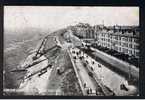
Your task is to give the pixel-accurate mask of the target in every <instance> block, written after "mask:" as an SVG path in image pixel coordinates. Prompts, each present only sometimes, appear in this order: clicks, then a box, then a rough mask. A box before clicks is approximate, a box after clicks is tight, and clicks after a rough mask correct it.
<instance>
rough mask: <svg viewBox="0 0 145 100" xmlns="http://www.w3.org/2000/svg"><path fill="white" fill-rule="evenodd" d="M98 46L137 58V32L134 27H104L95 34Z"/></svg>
mask: <svg viewBox="0 0 145 100" xmlns="http://www.w3.org/2000/svg"><path fill="white" fill-rule="evenodd" d="M97 36H98V45H100V46H102V47H107V48H109V49H113V50H116V51H118V52H122V53H124V54H128V55H130V56H135V57H136V58H139V31H138V28H136V27H127V26H126V27H123V26H122V27H121V26H113V27H105V26H104V28H103V29H102V31H100V32H99V33H97Z"/></svg>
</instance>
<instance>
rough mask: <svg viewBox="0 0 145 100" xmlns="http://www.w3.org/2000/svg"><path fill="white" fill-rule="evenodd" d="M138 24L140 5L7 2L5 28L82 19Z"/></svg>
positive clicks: (55, 25)
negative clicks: (39, 4) (112, 5)
mask: <svg viewBox="0 0 145 100" xmlns="http://www.w3.org/2000/svg"><path fill="white" fill-rule="evenodd" d="M103 20H104V24H105V25H115V24H118V25H139V8H138V7H95V6H94V7H85V6H82V7H79V6H77V7H75V6H73V7H72V6H67V7H61V6H57V7H56V6H5V7H4V28H10V29H18V28H19V29H21V28H25V27H38V28H42V29H47V28H48V29H50V30H56V29H59V28H63V27H66V26H68V25H74V24H76V23H79V22H83V23H89V24H91V25H95V24H102V23H103Z"/></svg>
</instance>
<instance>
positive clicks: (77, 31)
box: [3, 6, 140, 97]
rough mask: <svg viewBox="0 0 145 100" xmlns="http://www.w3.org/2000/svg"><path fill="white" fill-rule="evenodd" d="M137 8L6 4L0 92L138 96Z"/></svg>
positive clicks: (36, 94)
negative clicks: (1, 87)
mask: <svg viewBox="0 0 145 100" xmlns="http://www.w3.org/2000/svg"><path fill="white" fill-rule="evenodd" d="M139 17H140V16H139V7H135V6H134V7H132V6H128V7H126V6H4V15H3V18H4V21H3V23H4V33H3V34H4V48H3V49H4V50H3V52H4V57H3V59H4V62H3V96H96V97H97V96H140V91H139V77H140V76H139V69H140V68H139V58H140V55H139V53H140V49H139V46H140V44H139V41H140V40H139V37H140V31H139V30H140V29H139Z"/></svg>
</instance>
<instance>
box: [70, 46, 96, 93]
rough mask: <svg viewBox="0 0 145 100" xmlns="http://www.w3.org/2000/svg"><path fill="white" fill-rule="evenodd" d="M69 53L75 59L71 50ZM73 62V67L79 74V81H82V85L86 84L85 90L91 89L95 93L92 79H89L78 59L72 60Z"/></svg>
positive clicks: (94, 84)
mask: <svg viewBox="0 0 145 100" xmlns="http://www.w3.org/2000/svg"><path fill="white" fill-rule="evenodd" d="M70 51H71V55H72V56H76V57H77V55H76V54H73V53H72V49H71V50H70ZM74 62H75V67H76V69H77V71H78V73H79V76H80V78H81V79H80V80H81V81H82V83H83V84H84V83H86V88H85V89H88V88H91V89H92V90H93V91H95V89H96V88H97V86H96V83H95V82H94V81H93V79H92V77H90V76H89V75H88V71H87V70H86V68H85V67H84V65H83V64H82V62H81V61H80V59H79V58H78V57H77V59H76V60H74Z"/></svg>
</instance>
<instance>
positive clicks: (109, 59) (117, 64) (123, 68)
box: [94, 49, 139, 79]
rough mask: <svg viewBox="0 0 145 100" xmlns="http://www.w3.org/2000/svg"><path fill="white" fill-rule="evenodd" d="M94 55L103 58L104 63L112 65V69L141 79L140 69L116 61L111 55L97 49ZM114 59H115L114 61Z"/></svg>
mask: <svg viewBox="0 0 145 100" xmlns="http://www.w3.org/2000/svg"><path fill="white" fill-rule="evenodd" d="M94 51H95V52H94V54H95V55H96V56H97V57H98V58H101V59H102V60H103V61H105V62H106V63H109V64H111V65H112V67H115V68H117V69H119V70H121V71H123V72H125V73H127V74H129V73H130V74H131V75H132V76H133V77H135V78H137V79H139V69H138V68H136V67H135V66H132V65H129V64H127V63H125V62H124V63H123V61H120V60H116V59H115V57H111V56H110V55H108V54H106V53H104V52H101V51H99V50H97V49H94ZM113 58H114V59H113Z"/></svg>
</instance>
